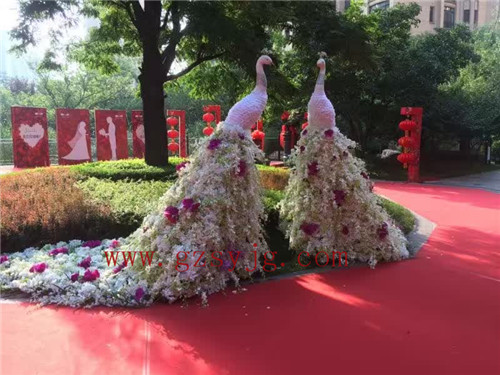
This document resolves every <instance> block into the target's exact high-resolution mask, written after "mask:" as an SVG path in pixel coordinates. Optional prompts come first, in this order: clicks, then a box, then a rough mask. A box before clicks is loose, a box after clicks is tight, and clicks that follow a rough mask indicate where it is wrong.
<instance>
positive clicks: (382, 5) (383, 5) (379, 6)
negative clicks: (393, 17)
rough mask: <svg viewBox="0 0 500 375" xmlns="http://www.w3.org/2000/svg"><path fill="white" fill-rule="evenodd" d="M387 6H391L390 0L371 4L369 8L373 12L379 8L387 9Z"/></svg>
mask: <svg viewBox="0 0 500 375" xmlns="http://www.w3.org/2000/svg"><path fill="white" fill-rule="evenodd" d="M387 8H389V0H385V1H382V2H380V3H377V4H374V5H370V7H369V8H368V12H369V13H371V12H373V11H374V10H377V9H380V10H382V9H387Z"/></svg>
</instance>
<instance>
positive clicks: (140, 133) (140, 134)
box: [135, 124, 146, 143]
mask: <svg viewBox="0 0 500 375" xmlns="http://www.w3.org/2000/svg"><path fill="white" fill-rule="evenodd" d="M135 135H137V138H139V139H140V140H141V141H142V143H145V142H146V137H145V135H144V125H142V124H141V125H139V126H137V129H135Z"/></svg>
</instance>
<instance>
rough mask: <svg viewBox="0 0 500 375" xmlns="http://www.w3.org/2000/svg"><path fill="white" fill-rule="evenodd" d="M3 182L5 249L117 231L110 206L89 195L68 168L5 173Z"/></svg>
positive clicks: (1, 230) (1, 208) (1, 231)
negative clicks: (87, 196) (92, 199)
mask: <svg viewBox="0 0 500 375" xmlns="http://www.w3.org/2000/svg"><path fill="white" fill-rule="evenodd" d="M1 184H2V199H1V203H0V212H1V217H2V223H1V226H0V236H1V245H2V252H11V251H18V250H22V249H24V248H26V247H30V246H38V245H42V244H44V243H54V242H57V241H63V240H64V241H65V240H71V239H73V238H83V239H89V238H100V237H102V236H106V235H108V234H110V233H114V232H115V231H116V228H115V223H114V222H113V220H112V219H111V217H110V211H109V209H108V208H107V207H106V206H103V205H99V204H95V203H93V202H91V201H89V200H88V199H86V196H85V194H84V192H83V191H82V190H81V189H80V188H78V187H77V186H76V179H75V176H74V175H73V174H72V173H71V171H69V170H68V169H67V168H45V169H38V170H33V171H30V172H23V173H18V174H12V175H6V176H3V177H2V179H1Z"/></svg>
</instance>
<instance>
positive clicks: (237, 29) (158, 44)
mask: <svg viewBox="0 0 500 375" xmlns="http://www.w3.org/2000/svg"><path fill="white" fill-rule="evenodd" d="M144 4H145V6H144V9H143V8H142V7H141V5H140V4H139V2H138V1H118V0H114V1H99V0H82V1H76V0H70V1H50V2H48V1H43V2H40V1H36V0H21V3H20V12H21V22H20V24H19V25H18V27H17V28H16V29H15V30H14V31H13V32H12V36H13V37H14V38H16V39H17V40H19V44H18V45H17V47H16V49H17V50H18V51H23V50H25V49H26V47H27V46H28V45H30V44H34V43H35V42H36V40H35V38H34V36H33V35H34V31H35V30H36V26H37V24H38V23H39V22H40V21H42V20H47V19H56V18H58V17H59V18H61V19H63V20H65V25H68V26H70V25H72V24H73V23H74V20H75V17H76V16H75V15H85V16H89V17H95V18H98V19H99V21H100V25H99V26H98V27H96V28H94V29H92V30H91V32H90V37H89V38H88V40H86V41H85V42H84V43H81V44H80V45H79V46H77V48H75V49H73V51H72V56H73V58H75V59H77V60H79V61H82V62H84V63H85V64H86V65H87V66H90V67H94V68H99V69H102V70H103V71H106V72H111V71H113V70H115V69H116V64H115V63H114V60H113V57H114V56H116V55H118V54H122V55H128V56H139V55H141V56H142V65H141V69H140V75H139V81H140V84H141V98H142V101H143V110H144V126H145V136H146V156H145V158H146V162H147V163H148V164H151V165H158V166H160V165H165V164H166V163H167V160H168V159H167V157H168V154H167V149H166V137H165V108H164V84H165V83H166V82H169V81H173V80H176V79H178V78H179V77H182V76H184V75H186V74H187V73H189V72H191V71H192V70H193V69H195V68H196V67H197V66H199V65H201V64H203V63H204V62H206V61H209V60H213V59H217V58H223V59H224V60H225V61H230V62H232V63H234V64H237V65H238V66H240V67H241V68H242V69H244V70H245V71H248V72H250V71H252V70H253V69H254V65H255V60H256V57H257V55H258V53H259V51H261V50H262V48H263V47H265V46H266V45H267V44H268V42H269V32H268V28H269V27H272V26H276V25H279V24H280V22H284V20H286V19H287V15H288V14H289V12H288V5H287V4H286V3H281V2H276V3H274V2H269V3H267V2H239V1H238V2H188V1H145V2H144ZM53 36H54V37H55V38H57V37H58V36H59V35H58V34H57V33H55V34H54V35H53ZM235 47H237V48H235ZM174 62H185V63H186V65H185V67H184V68H183V69H182V70H180V71H179V72H176V73H174V72H173V69H172V68H173V65H174Z"/></svg>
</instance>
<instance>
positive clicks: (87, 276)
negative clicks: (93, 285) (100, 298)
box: [83, 270, 100, 281]
mask: <svg viewBox="0 0 500 375" xmlns="http://www.w3.org/2000/svg"><path fill="white" fill-rule="evenodd" d="M99 276H100V275H99V271H98V270H94V271H91V270H86V271H85V273H84V274H83V280H84V281H94V280H96V279H97V278H98V277H99Z"/></svg>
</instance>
